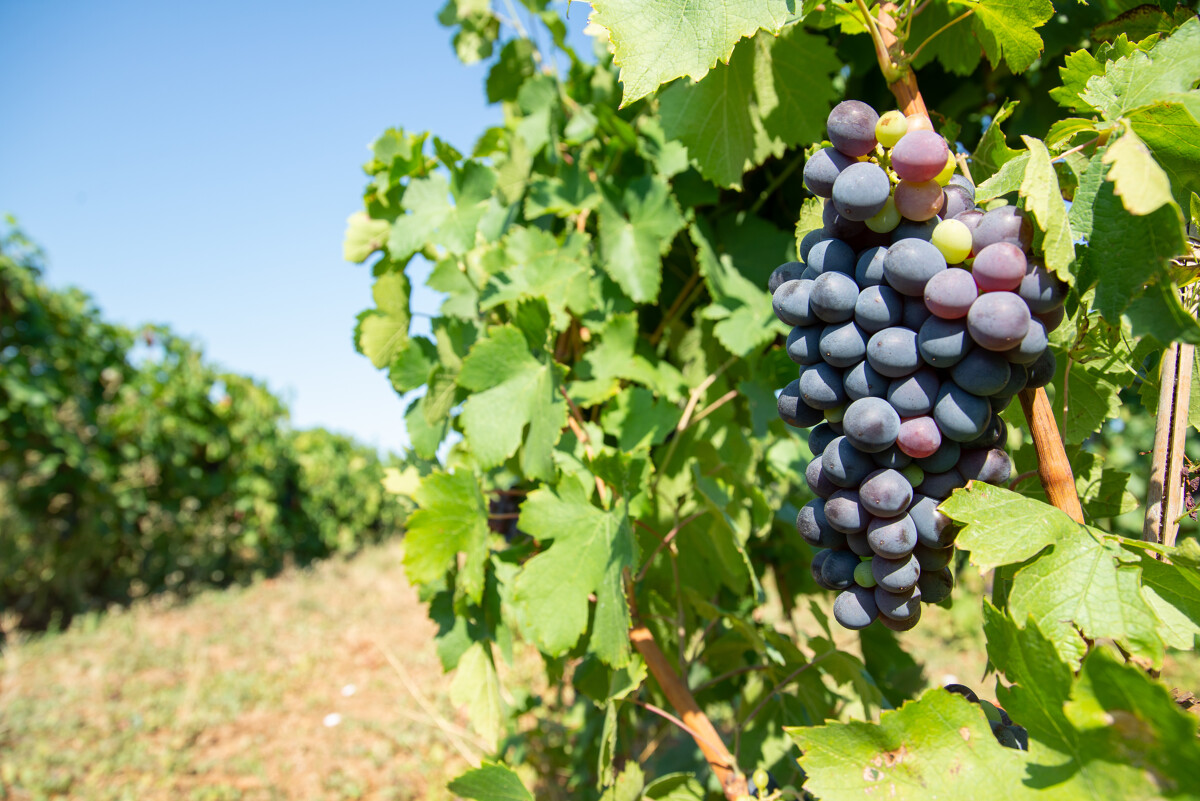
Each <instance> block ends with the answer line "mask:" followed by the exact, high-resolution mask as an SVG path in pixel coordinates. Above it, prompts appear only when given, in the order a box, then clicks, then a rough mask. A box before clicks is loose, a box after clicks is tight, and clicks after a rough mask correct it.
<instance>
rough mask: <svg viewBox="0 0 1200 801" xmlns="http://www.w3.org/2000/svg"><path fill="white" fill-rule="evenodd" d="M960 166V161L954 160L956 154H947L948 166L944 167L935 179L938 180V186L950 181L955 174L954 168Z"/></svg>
mask: <svg viewBox="0 0 1200 801" xmlns="http://www.w3.org/2000/svg"><path fill="white" fill-rule="evenodd" d="M957 166H958V162H957V161H955V160H954V154H953V153H950V154H949V155H947V156H946V166H945V167H942V171H941V172H939V173H938V174H937V175H936V176H935V177H934V179H933V180H935V181H937V182H938V186H945V185H946V184H948V183H950V176H952V175H954V168H955V167H957Z"/></svg>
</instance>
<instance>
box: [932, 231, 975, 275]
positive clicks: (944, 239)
mask: <svg viewBox="0 0 1200 801" xmlns="http://www.w3.org/2000/svg"><path fill="white" fill-rule="evenodd" d="M930 241H931V242H932V243H933V246H934V247H935V248H937V249H938V250H940V251H941V252H942V255H943V256H945V257H946V263H947V264H958V263H959V262H961V261H962V260H963V259H965V258H966V257H967V256H969V255H971V243H972V238H971V229H970V228H968V227H967V226H966V225H965V224H963V223H961V222H959V221H958V220H942V221H941V222H940V223H938V224H937V227H936V228H934V229H933V238H932V239H931V240H930Z"/></svg>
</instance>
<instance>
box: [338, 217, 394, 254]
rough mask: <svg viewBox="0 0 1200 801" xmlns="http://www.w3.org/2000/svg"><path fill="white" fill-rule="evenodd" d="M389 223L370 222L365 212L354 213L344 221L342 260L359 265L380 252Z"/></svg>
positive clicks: (386, 236) (384, 221)
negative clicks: (344, 232)
mask: <svg viewBox="0 0 1200 801" xmlns="http://www.w3.org/2000/svg"><path fill="white" fill-rule="evenodd" d="M391 227H392V225H391V223H389V222H388V221H387V220H372V219H371V218H370V217H369V216H367V213H366V212H365V211H356V212H354V213H353V214H351V215H350V217H349V218H348V219H347V220H346V237H345V239H344V240H343V241H342V258H343V259H345V260H346V261H352V262H354V263H355V264H359V263H361V262H363V261H366V259H367V257H368V256H370V255H371V254H372V253H375V252H376V251H378V250H381V249H382V248H383V246H384V245H385V244H386V243H387V238H388V231H390V230H391Z"/></svg>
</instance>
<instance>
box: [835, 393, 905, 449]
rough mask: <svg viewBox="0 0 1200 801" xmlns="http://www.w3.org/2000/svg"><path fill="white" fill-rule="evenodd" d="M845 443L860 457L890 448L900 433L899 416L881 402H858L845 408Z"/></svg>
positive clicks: (866, 399)
mask: <svg viewBox="0 0 1200 801" xmlns="http://www.w3.org/2000/svg"><path fill="white" fill-rule="evenodd" d="M842 425H843V426H844V427H845V429H846V439H847V440H849V441H850V443H851V444H852V445H853V446H854V447H855V448H857V449H858V450H860V451H863V452H864V453H877V452H879V451H882V450H886V449H888V448H890V447H891V446H892V445H893V444H894V443H895V442H896V435H897V434H898V433H900V415H898V414H896V410H895V409H893V408H892V405H891V404H890V403H888V402H887V401H885V400H883V399H882V398H860V399H858V400H856V401H854V402H853V403H851V404H850V405H849V406H847V407H846V416H845V417H844V418H843V419H842Z"/></svg>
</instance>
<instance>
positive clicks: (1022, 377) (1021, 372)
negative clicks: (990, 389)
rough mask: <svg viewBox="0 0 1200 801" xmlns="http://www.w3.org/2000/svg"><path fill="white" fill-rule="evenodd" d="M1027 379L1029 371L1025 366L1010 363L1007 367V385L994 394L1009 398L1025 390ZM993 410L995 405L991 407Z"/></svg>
mask: <svg viewBox="0 0 1200 801" xmlns="http://www.w3.org/2000/svg"><path fill="white" fill-rule="evenodd" d="M1028 378H1029V371H1028V370H1027V369H1026V368H1025V365H1023V364H1019V363H1017V362H1010V363H1009V365H1008V383H1007V384H1005V385H1004V386H1003V387H1001V389H1000V391H999V392H996V393H994V394H995V395H996V396H998V397H1001V398H1011V397H1012V396H1013V395H1016V394H1017V393H1018V392H1020V391H1021V390H1023V389H1025V381H1026V380H1027V379H1028ZM992 408H993V409H994V408H995V405H993V406H992Z"/></svg>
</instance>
